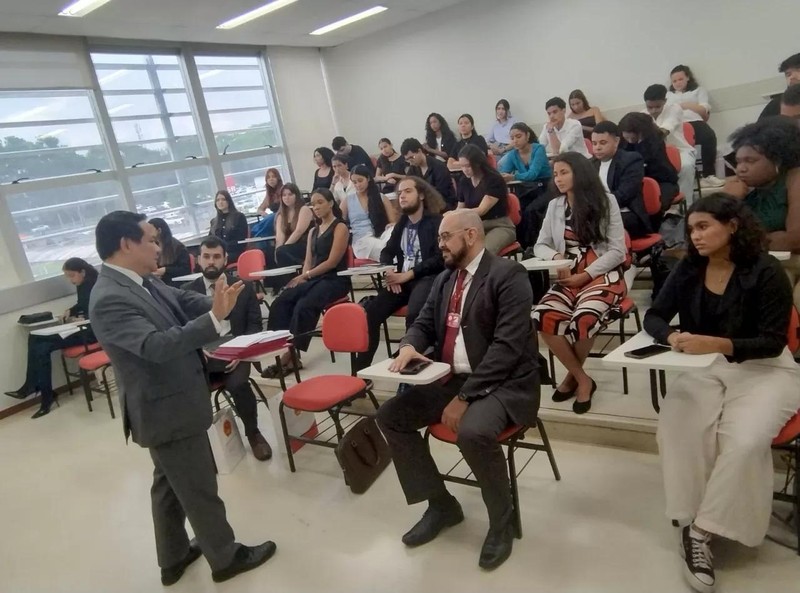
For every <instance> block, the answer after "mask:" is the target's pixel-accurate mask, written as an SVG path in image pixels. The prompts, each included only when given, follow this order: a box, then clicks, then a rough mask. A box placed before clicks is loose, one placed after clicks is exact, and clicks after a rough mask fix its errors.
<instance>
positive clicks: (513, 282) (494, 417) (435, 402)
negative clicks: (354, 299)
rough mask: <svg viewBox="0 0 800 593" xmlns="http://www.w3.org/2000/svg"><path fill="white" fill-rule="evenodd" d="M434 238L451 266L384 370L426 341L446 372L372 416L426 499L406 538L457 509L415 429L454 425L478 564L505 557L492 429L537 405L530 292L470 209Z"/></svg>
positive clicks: (504, 504)
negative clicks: (476, 514)
mask: <svg viewBox="0 0 800 593" xmlns="http://www.w3.org/2000/svg"><path fill="white" fill-rule="evenodd" d="M439 246H440V247H441V250H442V255H443V257H444V263H445V266H447V268H449V269H448V270H445V271H444V272H442V273H441V274H439V276H437V278H436V280H435V281H434V284H433V288H432V289H431V293H430V295H429V297H428V300H427V302H426V303H425V306H424V307H423V308H422V311H421V312H420V314H419V316H418V317H417V319H416V321H415V322H414V324H413V325H412V326H411V327H410V328H409V329H408V331H407V332H406V335H405V337H404V338H403V340H402V342H401V344H400V350H399V352H398V355H397V358H396V359H395V361H394V362H393V363H392V365H391V366H390V370H393V371H399V370H401V369H403V368H405V367H406V366H407V365H408V364H409V363H410V362H412V361H415V360H430V359H429V358H427V357H426V356H425V355H424V353H425V352H427V351H428V349H430V348H432V349H433V354H432V355H431V359H433V360H439V361H442V362H447V363H449V364H450V365H451V366H452V375H450V376H449V377H446V378H445V379H444V380H443V381H441V382H437V383H433V384H430V385H420V386H416V387H412V388H411V389H409V390H407V391H404V392H401V393H400V394H399V395H397V396H395V397H394V398H392V399H391V400H389V401H388V402H386V403H385V404H384V405H383V406H381V408H380V409H379V410H378V423H379V425H380V427H381V430H382V431H383V433H384V434H385V435H386V439H387V441H388V442H389V447H390V448H391V450H392V457H393V459H394V464H395V469H396V470H397V476H398V478H399V479H400V484H401V485H402V487H403V491H404V493H405V495H406V500H407V502H408V503H409V504H414V503H417V502H422V501H424V500H427V501H428V510H427V511H425V514H424V515H423V517H422V519H421V520H420V521H419V522H418V523H417V524H416V525H414V527H413V528H412V529H411V530H410V531H409V532H408V533H406V534H405V535H404V536H403V543H405V544H406V545H407V546H418V545H421V544H424V543H427V542H429V541H431V540H432V539H433V538H435V537H436V536H437V535H438V534H439V532H440V531H441V530H442V529H444V528H445V527H450V526H453V525H456V524H457V523H460V522H461V521H463V519H464V514H463V512H462V511H461V506H460V505H459V504H458V501H457V500H456V499H455V498H454V497H453V496H452V495H451V494H450V493H449V492H448V491H447V489H446V488H445V486H444V481H443V480H442V478H441V477H440V475H439V472H438V470H437V468H436V464H435V462H434V460H433V457H431V453H430V450H429V449H428V447H427V445H426V443H425V441H424V440H423V438H422V435H421V434H420V433H419V430H420V429H421V428H424V427H426V426H429V425H431V424H435V423H437V422H442V423H444V424H446V425H447V426H448V427H449V428H450V429H451V430H452V431H454V432H455V433H456V434H457V438H458V440H457V444H458V447H459V448H460V449H461V453H462V455H463V456H464V459H465V460H466V462H467V463H468V464H469V466H470V468H471V469H472V472H473V473H474V475H475V479H476V480H477V481H478V485H479V486H480V488H481V493H482V495H483V501H484V503H485V504H486V508H487V510H488V513H489V533H488V534H487V536H486V539H485V541H484V544H483V548H482V549H481V555H480V560H479V562H478V564H479V566H481V567H482V568H485V569H493V568H496V567H498V566H500V565H501V564H502V563H503V562H505V560H506V559H507V558H508V557H509V555H510V554H511V548H512V542H513V539H514V525H513V519H512V515H513V506H512V500H511V492H510V486H509V479H508V470H507V468H506V463H505V459H504V457H503V452H502V449H501V447H500V445H499V444H498V443H497V437H498V435H499V434H500V433H501V432H503V430H505V429H506V428H508V427H509V425H511V424H519V425H525V426H533V425H535V424H536V415H537V412H538V410H539V369H538V362H537V352H538V349H537V346H536V333H535V332H534V330H533V325H532V322H531V305H532V300H533V297H532V295H531V287H530V283H529V282H528V275H527V273H526V271H525V269H524V268H523V267H522V266H521V265H519V264H518V263H516V262H513V261H510V260H507V259H503V258H500V257H497V256H495V255H492V254H491V253H489V252H488V251H486V250H485V248H484V234H483V224H482V223H481V219H480V217H479V216H478V214H477V213H476V212H474V211H473V210H470V209H460V210H455V211H453V212H449V213H447V214H445V216H444V218H443V219H442V223H441V225H440V227H439ZM95 290H96V289H95Z"/></svg>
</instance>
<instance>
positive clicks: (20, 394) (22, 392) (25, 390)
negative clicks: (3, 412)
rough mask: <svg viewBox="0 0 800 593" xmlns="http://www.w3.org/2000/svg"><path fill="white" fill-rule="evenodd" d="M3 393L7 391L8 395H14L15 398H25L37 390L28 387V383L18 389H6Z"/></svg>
mask: <svg viewBox="0 0 800 593" xmlns="http://www.w3.org/2000/svg"><path fill="white" fill-rule="evenodd" d="M3 393H5V394H6V395H7V396H8V397H13V398H15V399H25V398H26V397H28V396H29V395H33V394H34V393H36V390H35V389H32V388H30V387H28V386H27V385H23V386H22V387H20V388H19V389H17V390H16V391H4V392H3Z"/></svg>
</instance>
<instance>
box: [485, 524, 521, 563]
mask: <svg viewBox="0 0 800 593" xmlns="http://www.w3.org/2000/svg"><path fill="white" fill-rule="evenodd" d="M513 545H514V528H513V527H512V526H511V524H508V525H506V526H505V527H503V528H501V529H499V530H493V529H489V533H488V534H487V535H486V539H485V540H484V542H483V547H482V548H481V555H480V559H479V560H478V566H480V567H481V568H482V569H484V570H494V569H495V568H497V567H498V566H500V565H501V564H502V563H503V562H505V561H506V560H508V557H509V556H511V550H512V548H513Z"/></svg>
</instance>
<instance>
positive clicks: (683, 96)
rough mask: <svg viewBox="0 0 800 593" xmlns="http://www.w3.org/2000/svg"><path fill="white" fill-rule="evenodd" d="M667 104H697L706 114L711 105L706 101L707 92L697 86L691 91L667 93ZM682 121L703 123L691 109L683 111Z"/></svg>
mask: <svg viewBox="0 0 800 593" xmlns="http://www.w3.org/2000/svg"><path fill="white" fill-rule="evenodd" d="M667 103H675V104H677V105H680V104H681V103H697V104H698V105H701V106H702V107H704V108H705V110H706V112H707V113H711V104H710V103H709V99H708V92H706V89H704V88H703V87H701V86H699V87H697V88H696V89H694V90H693V91H684V92H678V91H674V92H669V93H667ZM683 120H684V121H704V120H703V118H702V116H701V115H700V114H699V113H697V112H695V111H692V110H691V109H684V110H683Z"/></svg>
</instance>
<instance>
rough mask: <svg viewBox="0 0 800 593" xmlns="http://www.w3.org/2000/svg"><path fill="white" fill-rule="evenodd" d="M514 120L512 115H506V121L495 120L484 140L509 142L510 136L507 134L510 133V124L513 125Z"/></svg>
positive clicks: (499, 142) (501, 142)
mask: <svg viewBox="0 0 800 593" xmlns="http://www.w3.org/2000/svg"><path fill="white" fill-rule="evenodd" d="M516 121H517V120H516V119H515V118H514V117H512V116H508V118H507V119H506V121H504V122H503V123H500V122H499V121H495V122H494V125H493V126H492V129H491V131H490V132H489V135H488V136H486V142H496V143H497V144H511V138H510V137H509V134H511V126H512V125H514V122H516Z"/></svg>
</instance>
